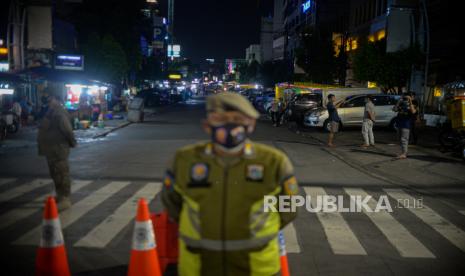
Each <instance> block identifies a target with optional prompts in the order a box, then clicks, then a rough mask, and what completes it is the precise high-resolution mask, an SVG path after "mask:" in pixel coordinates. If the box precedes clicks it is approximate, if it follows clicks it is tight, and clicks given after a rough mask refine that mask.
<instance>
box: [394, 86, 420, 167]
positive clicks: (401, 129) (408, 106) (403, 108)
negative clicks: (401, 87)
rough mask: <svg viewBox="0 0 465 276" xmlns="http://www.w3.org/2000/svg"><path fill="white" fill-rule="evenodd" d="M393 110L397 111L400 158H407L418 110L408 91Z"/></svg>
mask: <svg viewBox="0 0 465 276" xmlns="http://www.w3.org/2000/svg"><path fill="white" fill-rule="evenodd" d="M393 110H394V111H395V112H397V117H396V126H397V131H398V137H399V143H400V148H401V154H399V155H398V156H397V158H398V159H406V158H407V154H408V144H409V139H410V129H411V126H412V116H413V115H414V114H415V113H416V112H417V110H416V109H415V106H414V105H413V103H412V97H411V96H410V94H409V93H406V94H404V95H403V96H402V98H401V99H400V100H399V102H397V104H396V105H395V106H394V108H393Z"/></svg>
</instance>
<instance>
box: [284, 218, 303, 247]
mask: <svg viewBox="0 0 465 276" xmlns="http://www.w3.org/2000/svg"><path fill="white" fill-rule="evenodd" d="M283 233H284V240H285V241H286V251H287V253H300V245H299V241H298V240H297V232H296V231H295V227H294V223H289V224H288V225H286V227H284V229H283Z"/></svg>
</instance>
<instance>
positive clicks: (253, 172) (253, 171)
mask: <svg viewBox="0 0 465 276" xmlns="http://www.w3.org/2000/svg"><path fill="white" fill-rule="evenodd" d="M264 171H265V167H264V166H263V165H259V164H253V165H248V166H247V174H246V175H247V179H248V180H252V181H262V180H263V177H264Z"/></svg>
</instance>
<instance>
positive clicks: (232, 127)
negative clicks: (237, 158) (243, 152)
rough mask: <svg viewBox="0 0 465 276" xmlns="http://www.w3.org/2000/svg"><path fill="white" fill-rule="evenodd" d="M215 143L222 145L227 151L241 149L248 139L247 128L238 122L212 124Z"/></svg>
mask: <svg viewBox="0 0 465 276" xmlns="http://www.w3.org/2000/svg"><path fill="white" fill-rule="evenodd" d="M210 128H211V130H212V141H213V143H215V144H217V145H219V146H221V147H222V148H223V150H225V151H237V150H239V149H241V148H242V147H243V145H244V142H245V140H246V139H247V129H246V127H245V126H242V125H238V124H225V125H221V126H210Z"/></svg>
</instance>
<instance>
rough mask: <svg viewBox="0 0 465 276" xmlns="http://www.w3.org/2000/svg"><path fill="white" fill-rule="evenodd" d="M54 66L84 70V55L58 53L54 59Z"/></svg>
mask: <svg viewBox="0 0 465 276" xmlns="http://www.w3.org/2000/svg"><path fill="white" fill-rule="evenodd" d="M55 68H56V69H64V70H84V57H83V56H70V55H58V56H57V57H56V59H55Z"/></svg>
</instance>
